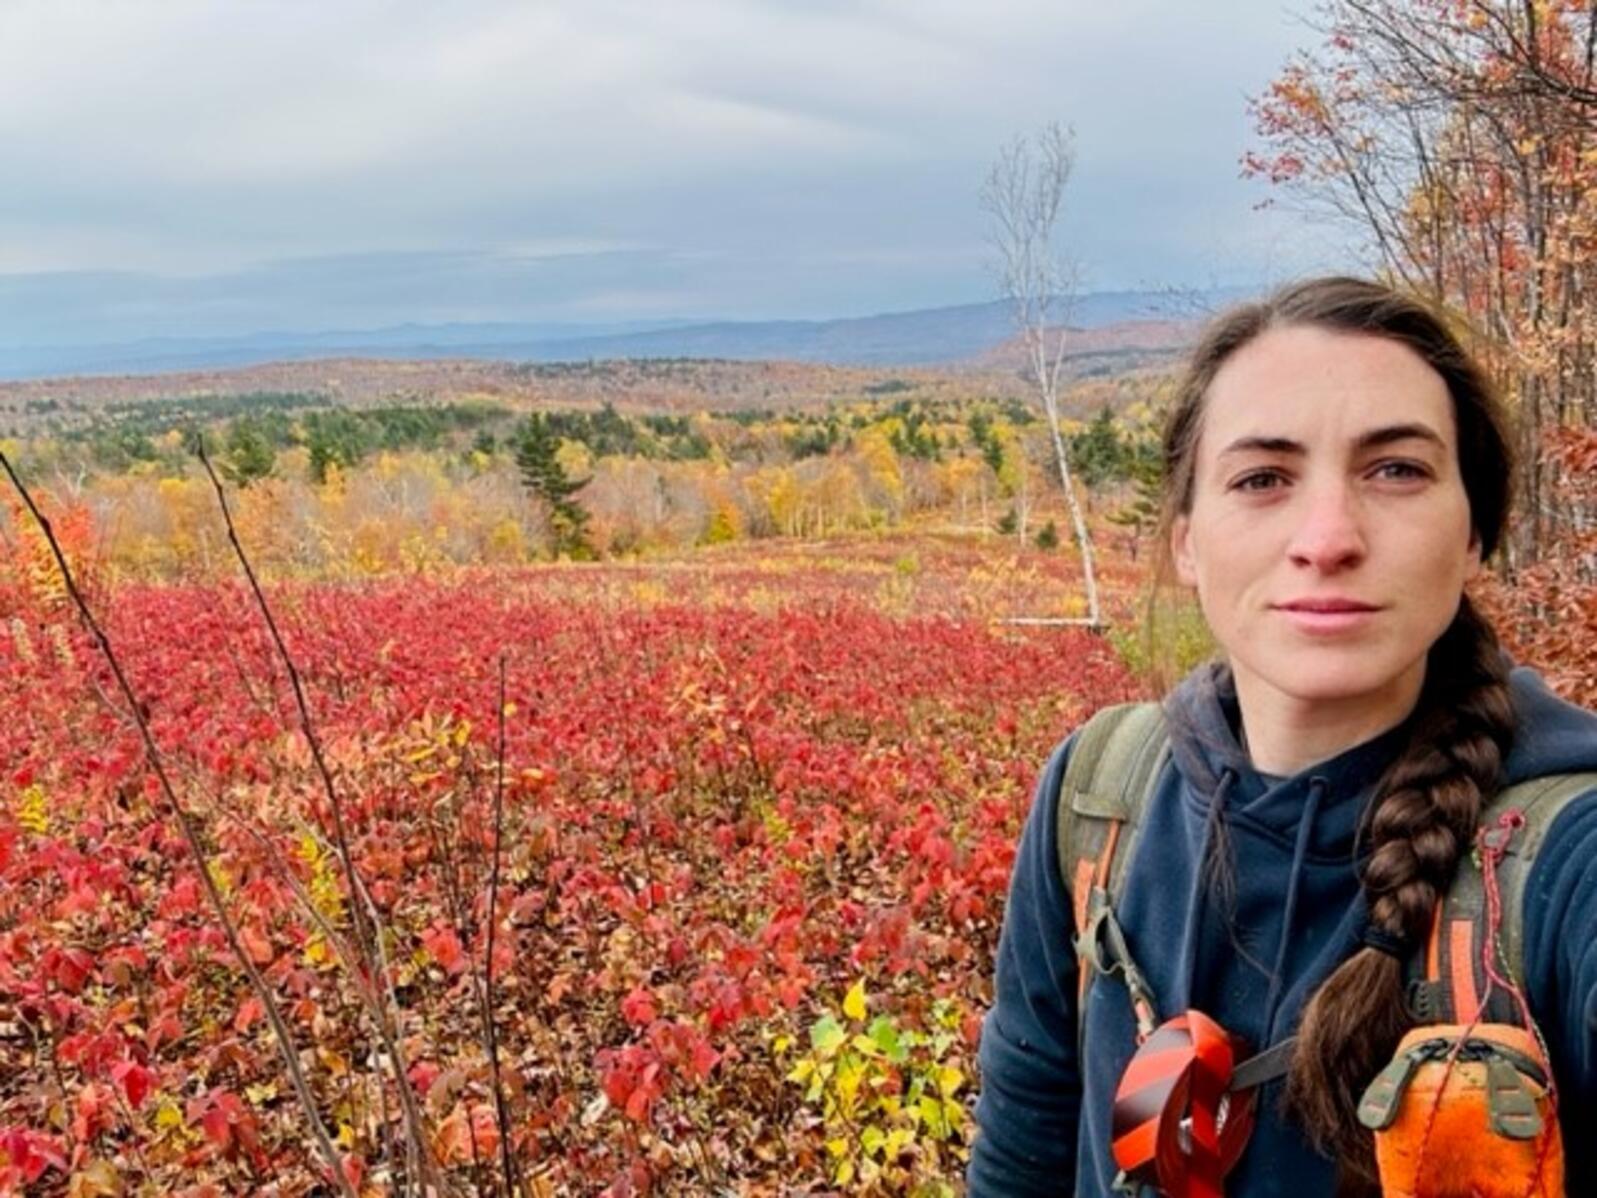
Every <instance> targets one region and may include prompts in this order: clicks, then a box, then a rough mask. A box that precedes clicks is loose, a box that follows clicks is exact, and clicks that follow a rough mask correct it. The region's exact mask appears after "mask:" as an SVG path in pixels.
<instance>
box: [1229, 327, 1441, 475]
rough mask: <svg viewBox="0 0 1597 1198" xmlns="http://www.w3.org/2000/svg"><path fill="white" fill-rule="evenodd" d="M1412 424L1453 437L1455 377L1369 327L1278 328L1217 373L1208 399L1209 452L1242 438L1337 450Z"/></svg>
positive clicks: (1262, 335) (1258, 338)
mask: <svg viewBox="0 0 1597 1198" xmlns="http://www.w3.org/2000/svg"><path fill="white" fill-rule="evenodd" d="M1404 424H1416V425H1422V426H1426V427H1429V428H1430V429H1433V430H1434V431H1435V433H1436V434H1437V435H1438V436H1439V437H1440V438H1441V439H1442V441H1443V442H1444V443H1445V444H1446V445H1448V446H1451V445H1452V444H1453V440H1454V418H1453V402H1452V398H1451V396H1450V395H1449V394H1448V391H1447V384H1446V382H1444V381H1443V379H1442V376H1441V375H1440V374H1438V373H1437V372H1436V371H1435V370H1434V369H1432V367H1431V366H1430V365H1429V363H1427V362H1426V361H1425V359H1424V358H1422V357H1420V356H1419V354H1417V353H1415V352H1414V350H1412V349H1410V348H1409V347H1408V346H1406V345H1403V344H1402V343H1401V342H1398V341H1394V340H1391V339H1390V338H1386V337H1377V336H1372V335H1370V334H1365V333H1345V332H1340V331H1332V330H1327V329H1320V328H1314V327H1308V326H1296V327H1288V328H1283V329H1271V330H1269V331H1267V332H1265V333H1262V334H1260V335H1259V336H1258V337H1256V338H1254V339H1253V340H1252V341H1250V342H1248V344H1246V345H1244V346H1243V347H1242V348H1241V349H1239V350H1237V351H1236V352H1235V353H1233V354H1232V355H1231V356H1230V357H1229V358H1227V359H1226V361H1225V362H1224V363H1223V364H1222V365H1221V367H1220V369H1219V370H1218V371H1217V372H1216V373H1215V376H1214V379H1213V380H1212V381H1211V382H1210V384H1209V388H1208V392H1207V394H1206V396H1205V401H1204V413H1203V433H1202V437H1201V450H1202V452H1203V453H1204V455H1205V456H1213V455H1216V454H1218V453H1220V452H1221V451H1222V450H1223V449H1224V448H1225V447H1226V446H1227V445H1230V444H1232V443H1233V442H1234V441H1235V440H1237V439H1238V438H1263V439H1269V438H1288V439H1291V440H1294V441H1298V442H1301V443H1303V444H1305V445H1308V446H1310V447H1313V446H1316V445H1320V446H1323V447H1325V448H1330V447H1332V446H1334V445H1341V444H1347V445H1353V444H1357V443H1359V442H1360V440H1361V439H1362V438H1365V437H1366V436H1367V435H1368V434H1369V433H1371V432H1373V431H1376V430H1378V429H1381V428H1389V427H1392V426H1396V425H1404Z"/></svg>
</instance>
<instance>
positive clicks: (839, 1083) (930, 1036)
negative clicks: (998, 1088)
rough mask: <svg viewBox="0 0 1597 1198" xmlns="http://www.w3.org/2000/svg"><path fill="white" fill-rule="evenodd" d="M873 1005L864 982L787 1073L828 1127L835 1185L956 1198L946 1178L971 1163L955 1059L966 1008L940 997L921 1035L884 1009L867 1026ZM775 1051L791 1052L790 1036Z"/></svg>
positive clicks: (820, 1022)
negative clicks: (967, 1155) (967, 1161)
mask: <svg viewBox="0 0 1597 1198" xmlns="http://www.w3.org/2000/svg"><path fill="white" fill-rule="evenodd" d="M867 1007H868V1001H867V998H866V993H865V979H864V978H861V979H860V980H859V981H857V982H855V983H854V985H853V986H852V987H851V988H850V989H849V991H848V993H847V994H846V995H845V996H844V998H843V1001H842V1003H841V1004H840V1005H839V1008H838V1009H837V1010H836V1011H835V1012H834V1011H830V1010H829V1011H827V1012H826V1013H825V1014H823V1015H822V1016H821V1017H820V1018H819V1019H817V1020H816V1021H815V1022H814V1023H813V1024H812V1025H811V1026H810V1036H809V1051H808V1052H807V1053H803V1054H801V1055H800V1056H798V1058H797V1059H796V1060H795V1061H794V1063H793V1065H792V1067H791V1068H790V1069H789V1070H788V1073H787V1080H788V1081H790V1082H792V1083H794V1084H795V1085H799V1086H802V1087H803V1089H804V1102H805V1103H806V1104H808V1105H809V1106H810V1107H811V1108H812V1109H815V1110H818V1111H819V1114H820V1117H821V1120H822V1122H823V1123H824V1125H825V1143H826V1152H827V1156H828V1158H829V1160H828V1165H829V1168H830V1171H831V1180H832V1181H833V1183H834V1184H836V1185H841V1186H850V1185H852V1186H853V1187H854V1189H855V1192H858V1193H871V1192H879V1191H882V1190H891V1191H892V1192H895V1193H910V1194H914V1195H918V1196H921V1198H941V1196H943V1195H952V1194H953V1192H954V1191H953V1189H952V1187H951V1186H950V1185H949V1184H948V1182H947V1181H946V1180H943V1179H944V1178H946V1177H947V1176H948V1175H950V1174H951V1173H953V1172H955V1166H956V1165H957V1163H958V1162H959V1161H961V1160H963V1159H964V1157H965V1142H966V1138H967V1123H968V1116H967V1115H966V1113H965V1108H964V1106H963V1104H962V1103H961V1101H960V1098H959V1094H960V1091H961V1090H962V1089H963V1088H964V1086H965V1080H966V1079H965V1074H964V1071H963V1070H962V1069H961V1068H960V1067H959V1066H958V1065H957V1064H955V1063H954V1062H953V1060H952V1059H951V1054H952V1053H953V1052H954V1051H955V1050H956V1046H957V1045H958V1044H959V1042H960V1037H959V1032H958V1028H959V1023H960V1014H959V1011H958V1008H957V1007H956V1005H955V1004H954V1003H952V1002H950V1001H949V1000H947V999H939V1000H937V1001H936V1002H934V1003H933V1004H932V1008H931V1013H930V1014H931V1018H930V1021H929V1022H930V1027H929V1028H928V1029H927V1030H918V1029H916V1028H913V1027H907V1026H904V1025H903V1024H901V1023H900V1022H898V1021H897V1020H895V1019H894V1018H893V1017H892V1016H891V1015H888V1014H885V1013H883V1014H878V1015H877V1016H875V1017H874V1018H872V1019H869V1021H868V1022H867V1015H868V1014H869V1012H868V1009H867ZM773 1049H774V1051H775V1052H776V1054H777V1055H778V1056H779V1057H780V1056H784V1055H785V1054H786V1053H787V1052H789V1051H791V1049H792V1042H791V1039H790V1038H789V1037H786V1036H781V1037H778V1038H777V1039H776V1040H775V1042H774V1043H773Z"/></svg>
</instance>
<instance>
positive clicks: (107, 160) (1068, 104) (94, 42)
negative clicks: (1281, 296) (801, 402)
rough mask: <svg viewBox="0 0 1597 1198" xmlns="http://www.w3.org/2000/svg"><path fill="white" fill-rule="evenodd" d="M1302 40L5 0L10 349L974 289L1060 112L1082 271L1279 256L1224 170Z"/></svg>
mask: <svg viewBox="0 0 1597 1198" xmlns="http://www.w3.org/2000/svg"><path fill="white" fill-rule="evenodd" d="M1303 37H1304V33H1303V31H1302V30H1301V28H1299V27H1298V26H1296V25H1295V24H1294V23H1293V22H1292V21H1291V20H1289V19H1288V17H1287V16H1286V15H1285V14H1284V13H1283V11H1282V9H1281V8H1280V6H1279V3H1278V0H1231V2H1229V3H1226V4H1219V3H1216V4H1211V5H1187V4H1180V3H1176V2H1175V0H1121V2H1120V3H1117V4H1105V3H1100V2H1097V0H991V2H989V3H986V4H982V5H974V4H971V3H969V2H968V0H919V2H915V0H871V2H865V3H814V2H804V3H798V2H790V3H783V2H780V0H673V3H671V4H658V3H649V2H645V0H588V2H586V3H579V2H578V0H561V2H551V0H543V2H534V3H509V2H505V3H490V2H487V0H458V2H457V3H452V4H450V5H437V4H432V3H425V2H423V0H328V2H326V3H312V2H311V0H229V2H225V3H224V2H222V0H163V2H161V3H156V2H154V0H148V2H142V3H141V2H130V3H125V4H117V5H107V4H101V3H96V2H94V0H52V2H51V3H48V4H46V3H44V2H43V0H21V2H19V3H13V4H8V5H4V6H0V146H3V147H4V150H5V160H6V163H7V168H6V185H5V186H4V188H0V344H4V343H9V344H22V343H27V342H34V341H54V342H61V341H71V340H79V339H82V340H88V339H99V338H102V337H105V336H146V335H158V334H163V333H170V334H190V333H196V334H197V333H218V332H243V331H250V330H251V329H255V328H288V327H318V326H325V325H326V324H327V323H328V322H334V323H340V324H344V325H346V326H348V325H354V326H360V325H371V324H376V323H382V322H386V321H392V320H447V319H461V320H480V319H510V320H514V319H529V318H536V319H559V318H561V317H562V316H569V317H570V318H571V319H580V320H586V319H627V318H631V317H635V316H684V317H686V316H713V315H746V316H788V315H792V316H819V315H843V314H849V313H860V312H867V311H872V310H880V309H884V308H891V307H913V306H925V305H932V304H937V303H943V302H958V301H962V300H968V299H979V298H983V297H984V296H985V295H986V294H987V292H988V290H989V282H988V278H987V275H986V272H985V269H984V261H985V259H984V249H983V241H982V224H981V216H980V213H979V211H978V209H977V206H976V201H975V195H976V189H977V187H978V185H979V183H980V179H981V177H982V174H983V173H984V171H985V169H986V167H987V165H988V163H989V162H990V161H991V158H992V156H993V153H994V151H995V149H996V147H997V146H998V145H999V144H1000V143H1001V142H1002V141H1003V140H1004V139H1005V138H1007V137H1008V136H1010V135H1011V134H1013V133H1014V132H1016V131H1018V130H1021V129H1023V128H1025V127H1027V126H1028V125H1031V124H1035V123H1039V122H1041V121H1043V120H1046V119H1050V118H1055V117H1057V118H1061V119H1065V120H1068V121H1071V122H1072V123H1073V124H1074V125H1075V126H1076V129H1077V132H1078V139H1079V142H1078V144H1079V166H1078V173H1077V178H1076V181H1075V184H1074V186H1073V191H1072V196H1071V210H1070V213H1069V215H1068V217H1067V230H1068V233H1069V235H1070V240H1071V243H1072V246H1073V249H1074V251H1075V253H1076V256H1077V257H1078V258H1079V259H1080V260H1081V262H1082V265H1083V267H1084V271H1085V277H1086V280H1087V283H1088V284H1089V285H1090V286H1099V287H1120V286H1134V285H1138V284H1144V283H1166V282H1169V283H1192V284H1202V283H1210V282H1222V283H1228V282H1236V281H1254V280H1257V279H1259V278H1261V277H1264V276H1270V275H1280V274H1283V273H1288V272H1290V271H1293V270H1297V269H1301V268H1302V267H1304V266H1305V265H1313V264H1315V262H1316V261H1317V259H1315V257H1314V255H1321V256H1324V255H1326V254H1330V255H1334V254H1335V252H1336V251H1335V248H1334V246H1325V247H1320V248H1318V249H1312V250H1311V249H1305V247H1304V245H1303V243H1302V241H1301V238H1300V237H1298V236H1297V235H1295V233H1294V232H1293V231H1291V230H1289V229H1288V228H1287V226H1286V224H1285V222H1283V221H1282V220H1281V219H1280V218H1278V217H1276V216H1273V215H1272V214H1270V213H1259V212H1256V211H1254V209H1253V205H1254V203H1255V202H1256V201H1257V200H1259V199H1260V198H1262V196H1263V193H1262V192H1261V191H1260V190H1259V189H1258V188H1257V187H1255V186H1253V185H1247V184H1244V183H1242V182H1240V181H1239V180H1238V179H1237V177H1236V176H1237V168H1236V162H1237V157H1238V155H1239V154H1240V152H1241V151H1242V149H1243V148H1244V147H1245V146H1246V145H1247V143H1248V136H1249V131H1248V127H1247V120H1246V116H1245V112H1244V109H1243V99H1244V96H1245V95H1246V94H1248V93H1249V92H1253V91H1257V90H1258V89H1259V88H1260V87H1262V86H1263V84H1264V83H1265V82H1266V81H1267V80H1268V78H1269V77H1270V75H1271V74H1272V73H1273V72H1274V70H1275V69H1276V68H1277V67H1278V66H1279V64H1280V62H1281V61H1282V59H1283V57H1284V56H1285V54H1286V53H1287V52H1288V50H1289V49H1290V48H1291V47H1293V46H1294V45H1297V44H1299V43H1301V41H1302V40H1303ZM83 272H89V273H87V274H85V273H83ZM251 322H253V323H251Z"/></svg>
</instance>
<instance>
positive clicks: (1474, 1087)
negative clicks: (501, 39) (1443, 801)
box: [1358, 778, 1592, 1198]
mask: <svg viewBox="0 0 1597 1198" xmlns="http://www.w3.org/2000/svg"><path fill="white" fill-rule="evenodd" d="M1591 781H1592V780H1591V779H1590V778H1586V779H1584V780H1581V782H1580V784H1579V785H1585V786H1588V787H1589V783H1590V782H1591ZM1533 785H1534V784H1533ZM1579 785H1577V783H1576V782H1575V781H1573V780H1569V779H1558V780H1553V781H1552V782H1550V783H1544V784H1542V785H1541V786H1539V787H1537V788H1536V789H1534V790H1521V791H1519V792H1518V793H1513V794H1512V796H1511V797H1512V798H1514V799H1519V800H1520V801H1521V802H1522V803H1523V804H1524V805H1523V806H1522V805H1519V804H1518V803H1505V802H1500V803H1499V804H1498V805H1497V807H1496V809H1489V810H1488V812H1487V813H1486V816H1487V817H1486V818H1484V819H1483V820H1482V823H1481V827H1480V830H1479V832H1478V833H1477V835H1476V844H1475V851H1474V853H1473V854H1472V855H1471V857H1470V858H1469V859H1468V860H1466V861H1463V862H1460V865H1459V871H1458V874H1457V876H1456V877H1455V878H1454V880H1453V884H1452V886H1451V887H1450V889H1449V890H1448V892H1447V895H1446V897H1445V898H1444V900H1443V901H1442V903H1440V904H1438V907H1437V912H1436V920H1435V923H1434V925H1433V926H1432V929H1431V935H1430V938H1429V941H1428V943H1427V944H1426V947H1425V953H1424V955H1423V957H1422V958H1416V959H1415V960H1413V961H1411V963H1410V979H1409V1005H1410V1007H1411V1008H1412V1014H1413V1015H1414V1017H1415V1020H1416V1022H1417V1024H1418V1026H1416V1027H1415V1028H1413V1029H1412V1030H1411V1031H1410V1032H1409V1033H1408V1034H1407V1035H1405V1036H1404V1037H1403V1039H1402V1041H1400V1042H1399V1044H1398V1048H1397V1052H1396V1054H1395V1055H1394V1056H1393V1058H1392V1060H1391V1062H1390V1063H1389V1064H1388V1065H1387V1066H1386V1068H1385V1069H1383V1070H1382V1071H1381V1072H1380V1073H1379V1074H1378V1075H1377V1076H1376V1078H1375V1080H1374V1081H1373V1082H1371V1083H1370V1085H1369V1088H1368V1089H1367V1090H1365V1092H1364V1096H1363V1099H1362V1101H1361V1102H1360V1104H1359V1109H1358V1117H1359V1122H1361V1123H1362V1124H1363V1125H1364V1126H1365V1127H1367V1128H1369V1129H1370V1130H1371V1131H1372V1132H1374V1134H1375V1159H1376V1165H1377V1167H1378V1169H1379V1171H1380V1179H1381V1193H1382V1195H1383V1198H1563V1195H1564V1145H1563V1140H1562V1137H1561V1136H1560V1132H1559V1125H1558V1091H1557V1085H1556V1082H1555V1080H1554V1078H1553V1075H1552V1069H1551V1064H1550V1060H1549V1057H1548V1053H1547V1049H1546V1045H1545V1043H1544V1042H1543V1040H1542V1038H1541V1035H1540V1033H1539V1032H1538V1030H1537V1028H1536V1023H1535V1020H1534V1018H1533V1017H1532V1015H1531V1010H1530V1004H1529V1002H1528V1000H1527V997H1526V994H1525V991H1524V989H1523V987H1522V986H1521V984H1520V981H1519V979H1520V977H1522V976H1523V960H1522V954H1521V945H1522V936H1521V931H1522V929H1521V927H1520V913H1521V911H1522V907H1523V903H1522V895H1523V892H1524V886H1525V879H1526V875H1527V873H1528V872H1529V866H1530V862H1531V860H1532V859H1533V858H1534V856H1535V852H1536V849H1537V848H1538V847H1539V843H1540V840H1541V837H1542V835H1543V834H1544V833H1545V831H1546V829H1547V827H1548V826H1549V824H1550V823H1551V816H1552V815H1553V814H1556V811H1557V809H1558V808H1559V807H1560V806H1561V805H1562V804H1561V803H1560V802H1558V801H1556V800H1558V799H1560V798H1564V797H1567V796H1568V795H1570V794H1572V793H1575V792H1576V791H1577V790H1578V789H1579ZM1548 798H1551V799H1553V800H1555V801H1554V802H1550V803H1546V804H1545V805H1542V804H1541V803H1539V802H1538V800H1545V799H1548ZM1526 799H1528V800H1529V802H1525V800H1526Z"/></svg>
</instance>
